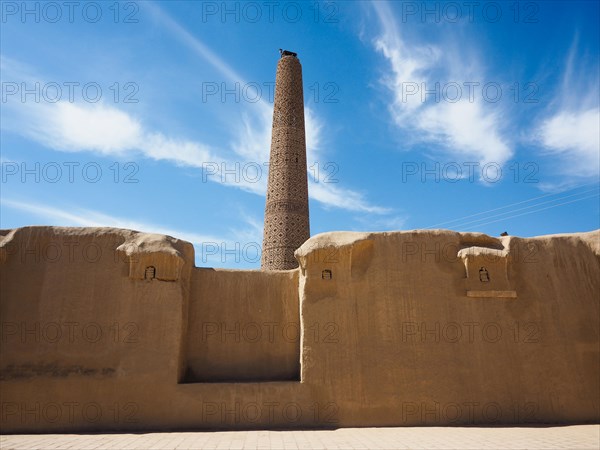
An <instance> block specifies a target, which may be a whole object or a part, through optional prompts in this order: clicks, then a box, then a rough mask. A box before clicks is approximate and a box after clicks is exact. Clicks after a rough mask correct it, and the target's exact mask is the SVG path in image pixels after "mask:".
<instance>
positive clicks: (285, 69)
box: [261, 51, 310, 270]
mask: <svg viewBox="0 0 600 450" xmlns="http://www.w3.org/2000/svg"><path fill="white" fill-rule="evenodd" d="M309 237H310V229H309V222H308V181H307V177H306V139H305V134H304V96H303V93H302V66H301V65H300V61H299V60H298V58H297V57H296V54H295V53H292V52H288V51H283V52H281V59H279V63H278V64H277V75H276V78H275V106H274V110H273V130H272V135H271V157H270V162H269V184H268V186H267V204H266V207H265V229H264V237H263V248H262V262H261V268H262V269H263V270H287V269H294V268H296V267H298V262H297V261H296V258H294V251H295V250H296V249H297V248H298V247H300V246H301V245H302V244H303V243H304V241H306V240H307V239H308V238H309Z"/></svg>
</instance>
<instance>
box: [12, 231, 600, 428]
mask: <svg viewBox="0 0 600 450" xmlns="http://www.w3.org/2000/svg"><path fill="white" fill-rule="evenodd" d="M0 235H1V236H2V237H1V238H0V239H1V240H0V283H1V298H0V319H1V325H2V329H1V333H0V334H1V336H0V337H1V342H0V344H1V348H0V394H1V400H0V403H1V405H0V413H1V415H0V425H1V427H2V432H5V433H9V432H31V431H37V432H39V431H84V430H87V431H90V430H123V429H131V430H136V429H137V430H144V429H186V428H187V429H192V428H196V429H199V428H264V427H288V428H289V427H297V426H367V425H381V426H383V425H448V424H484V423H488V424H489V423H496V424H498V423H544V422H551V423H557V422H558V423H575V422H597V421H598V420H600V412H599V403H598V398H599V397H600V389H599V382H598V380H599V379H600V368H599V358H600V354H599V322H600V319H599V312H600V311H599V297H600V296H599V293H600V256H599V255H600V232H598V231H596V232H592V233H579V234H572V235H559V236H544V237H539V238H531V239H520V238H516V237H505V238H500V239H496V238H491V237H488V236H485V235H481V234H468V233H455V232H450V231H412V232H395V233H328V234H323V235H318V236H315V237H313V238H311V239H310V240H309V241H307V242H306V243H305V244H304V245H303V246H302V247H301V248H300V249H299V250H298V251H297V257H298V259H299V261H300V268H299V269H296V270H292V271H282V272H271V273H263V272H258V271H226V270H212V269H197V268H193V267H192V266H193V260H194V258H193V247H192V246H191V244H189V243H186V242H183V241H180V240H177V239H173V238H170V237H166V236H160V235H148V234H143V233H137V232H133V231H129V230H115V229H107V228H99V229H88V228H83V229H82V228H53V227H28V228H22V229H17V230H4V231H2V232H0ZM57 255H58V256H57ZM151 267H154V279H145V277H152V270H148V269H149V268H151ZM483 269H485V270H483ZM482 280H483V281H482ZM296 322H299V323H300V326H301V328H302V332H301V337H300V340H299V341H298V340H297V339H296V338H295V334H294V333H293V328H292V326H291V325H289V324H290V323H296ZM265 323H267V324H269V325H264V324H265ZM207 324H208V325H207ZM223 324H225V325H223ZM258 325H262V327H261V328H262V329H261V335H260V338H258V339H257V330H258V328H257V326H258ZM215 326H216V327H217V328H216V329H215V328H214V327H215ZM207 327H208V328H207ZM236 327H237V328H236ZM284 328H286V330H287V333H288V334H287V335H286V336H287V337H284V335H283V329H284ZM238 329H239V331H237V330H238ZM98 330H100V334H98ZM271 330H272V332H271ZM59 332H60V335H59ZM228 332H229V334H228ZM280 333H281V334H280ZM215 337H216V338H215ZM280 337H281V338H280ZM298 374H300V376H301V381H297V380H298V378H297V375H298ZM256 380H262V381H256ZM267 380H269V381H267ZM277 380H280V381H277ZM284 380H288V381H284ZM193 381H196V382H193ZM198 381H204V382H198ZM207 381H209V382H207Z"/></svg>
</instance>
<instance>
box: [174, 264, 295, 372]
mask: <svg viewBox="0 0 600 450" xmlns="http://www.w3.org/2000/svg"><path fill="white" fill-rule="evenodd" d="M190 298H191V300H190V308H189V318H188V332H187V340H186V344H187V346H186V363H187V368H188V373H187V376H186V381H188V382H198V381H212V382H216V381H221V382H222V381H287V380H299V379H300V320H299V305H298V272H297V271H281V272H277V271H269V272H261V271H250V270H246V271H241V270H215V269H200V268H197V269H194V271H193V273H192V285H191V296H190Z"/></svg>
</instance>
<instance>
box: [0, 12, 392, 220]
mask: <svg viewBox="0 0 600 450" xmlns="http://www.w3.org/2000/svg"><path fill="white" fill-rule="evenodd" d="M149 8H150V9H151V10H152V11H154V13H155V14H157V15H158V16H159V17H160V19H161V23H162V24H164V25H165V26H166V27H167V28H168V29H169V30H170V31H171V32H173V33H174V35H175V36H176V37H177V38H179V39H180V40H181V41H182V42H183V43H184V44H185V45H187V46H188V47H189V48H191V49H192V50H193V51H194V52H195V53H196V54H198V56H200V57H202V58H204V59H206V60H207V61H208V62H209V63H210V64H212V65H213V66H214V67H215V68H216V69H217V70H219V71H220V72H221V73H222V74H223V76H224V77H226V78H227V79H229V80H230V81H235V82H240V83H244V80H243V79H242V78H241V76H240V75H239V74H238V73H237V72H236V71H235V70H234V69H233V68H231V67H230V66H229V65H228V64H227V63H226V62H225V61H223V60H222V59H221V58H220V57H219V56H217V55H216V54H215V53H214V52H212V51H211V50H210V49H209V48H208V46H206V45H205V44H204V43H202V42H201V41H200V40H198V39H197V38H195V37H194V36H192V35H191V34H190V33H189V32H187V31H186V30H185V29H183V28H182V27H181V26H180V25H179V24H177V23H176V22H175V21H173V20H172V19H171V18H170V17H169V16H168V15H167V14H165V13H163V12H162V10H160V8H158V7H156V6H150V7H149ZM2 66H3V67H2V68H3V72H4V73H5V74H11V75H12V76H13V77H14V78H15V79H18V80H23V79H27V80H28V82H30V83H35V82H36V81H37V82H42V83H43V79H41V77H38V76H36V75H34V74H32V73H30V72H29V70H31V68H29V69H28V68H26V67H25V66H23V65H21V64H19V63H18V62H17V61H15V60H11V59H7V58H4V57H2ZM4 106H5V109H6V111H7V112H9V114H7V115H8V116H10V121H9V124H8V125H3V128H4V129H10V130H12V131H15V132H17V133H19V134H21V135H25V136H26V137H28V138H29V139H32V140H34V141H37V142H40V143H42V144H43V145H45V146H47V147H50V148H52V149H55V150H58V151H70V152H80V151H87V152H95V153H99V154H101V155H104V156H108V155H112V156H121V157H124V156H125V155H127V154H130V153H137V154H141V155H143V156H144V157H147V158H151V159H154V160H164V161H169V162H171V163H174V164H177V165H182V166H188V167H195V168H199V169H202V170H205V169H207V168H208V169H207V170H205V172H204V176H205V177H206V178H207V179H208V180H211V181H214V182H218V183H221V184H224V185H228V186H232V187H237V188H240V189H242V190H245V191H247V192H251V193H254V194H257V195H264V194H265V192H266V185H267V179H268V177H267V173H268V164H267V163H268V160H269V148H270V141H271V125H272V116H273V107H272V105H270V104H268V103H267V102H266V101H265V100H264V99H261V101H260V102H258V103H256V104H248V105H246V109H245V110H243V111H241V113H240V120H239V122H236V121H232V123H233V124H234V127H233V132H232V133H233V134H232V136H233V137H232V140H231V142H230V143H229V145H226V146H224V148H219V149H216V148H213V147H211V146H209V145H207V144H204V143H202V142H198V141H192V140H188V139H181V138H174V137H170V136H167V135H165V134H164V133H161V132H156V131H153V130H149V129H148V128H147V127H146V126H145V125H144V123H143V122H142V121H141V120H139V119H137V118H135V117H133V116H132V115H130V114H129V113H127V112H125V111H123V110H122V109H119V108H117V107H115V106H110V105H106V104H104V103H102V102H98V103H96V104H89V103H86V104H78V103H69V102H67V101H60V102H57V103H36V102H20V101H18V100H15V101H11V102H7V103H6V104H5V105H4ZM305 121H306V140H307V157H308V161H316V160H317V158H318V157H319V151H320V146H321V142H322V129H323V128H322V124H321V122H320V120H319V118H318V117H317V116H316V114H315V112H314V111H312V110H311V109H310V108H308V107H306V108H305ZM236 124H237V126H235V125H236ZM247 164H252V165H254V166H256V165H258V167H260V168H261V176H260V177H258V178H257V179H254V178H253V177H246V176H227V175H226V173H225V171H227V170H238V168H243V167H245V166H246V165H247ZM309 195H310V196H311V198H313V199H315V200H317V201H318V202H320V203H322V204H323V205H324V206H326V207H336V208H341V209H347V210H350V211H372V212H378V211H383V210H384V209H383V208H380V207H377V206H373V205H370V204H369V203H368V202H367V200H366V199H365V198H364V196H362V195H361V194H359V193H357V192H355V191H353V190H351V189H347V188H343V187H340V186H335V187H334V186H328V185H325V186H320V187H319V188H318V189H315V190H314V192H313V190H312V189H310V190H309ZM348 198H356V199H360V201H359V202H356V203H354V202H348V201H347V199H348Z"/></svg>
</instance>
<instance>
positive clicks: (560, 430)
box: [0, 425, 600, 450]
mask: <svg viewBox="0 0 600 450" xmlns="http://www.w3.org/2000/svg"><path fill="white" fill-rule="evenodd" d="M0 448H1V449H2V450H8V449H72V450H83V449H89V450H91V449H109V448H110V449H144V450H146V449H246V448H253V449H268V448H273V449H280V448H281V449H284V448H285V449H288V448H292V449H317V448H321V449H322V448H327V449H330V448H331V449H396V448H415V449H416V448H418V449H423V448H425V449H446V448H452V449H553V448H565V449H598V448H600V425H577V426H569V427H550V428H437V427H429V428H340V429H338V430H327V431H325V430H310V431H218V432H202V433H146V434H81V435H76V434H54V435H52V434H41V435H31V434H30V435H5V436H0Z"/></svg>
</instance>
